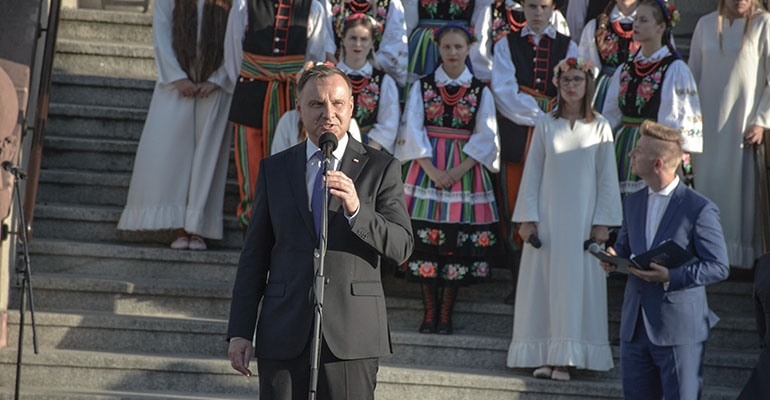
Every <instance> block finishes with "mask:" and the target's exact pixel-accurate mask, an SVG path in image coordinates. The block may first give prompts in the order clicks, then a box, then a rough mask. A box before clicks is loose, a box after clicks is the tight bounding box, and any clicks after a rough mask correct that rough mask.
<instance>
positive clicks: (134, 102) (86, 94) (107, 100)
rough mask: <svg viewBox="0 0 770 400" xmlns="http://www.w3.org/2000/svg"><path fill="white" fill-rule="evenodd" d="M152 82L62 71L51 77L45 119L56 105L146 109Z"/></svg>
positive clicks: (153, 86) (148, 105) (150, 97)
mask: <svg viewBox="0 0 770 400" xmlns="http://www.w3.org/2000/svg"><path fill="white" fill-rule="evenodd" d="M154 88H155V82H154V81H152V80H146V79H129V78H116V77H104V76H91V75H75V74H67V73H63V72H56V73H54V74H53V87H52V88H51V106H52V107H53V109H49V116H50V115H51V114H52V113H54V112H55V111H57V108H56V107H58V106H59V105H88V106H98V107H120V108H129V109H132V108H136V109H141V110H145V111H146V110H147V109H148V108H149V107H150V100H151V99H152V91H153V89H154Z"/></svg>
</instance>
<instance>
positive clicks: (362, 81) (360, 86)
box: [348, 76, 369, 95]
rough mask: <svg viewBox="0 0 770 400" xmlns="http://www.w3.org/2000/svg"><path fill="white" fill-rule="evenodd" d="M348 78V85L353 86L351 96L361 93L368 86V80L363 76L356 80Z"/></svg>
mask: <svg viewBox="0 0 770 400" xmlns="http://www.w3.org/2000/svg"><path fill="white" fill-rule="evenodd" d="M348 78H350V83H351V85H352V86H353V94H354V95H358V94H359V93H361V91H363V90H364V88H365V87H366V85H368V84H369V78H367V77H365V76H362V77H360V78H357V79H354V78H351V77H350V76H348Z"/></svg>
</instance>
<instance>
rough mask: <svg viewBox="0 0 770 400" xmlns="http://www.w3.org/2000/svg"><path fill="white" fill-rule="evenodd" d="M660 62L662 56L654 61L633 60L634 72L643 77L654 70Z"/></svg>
mask: <svg viewBox="0 0 770 400" xmlns="http://www.w3.org/2000/svg"><path fill="white" fill-rule="evenodd" d="M662 62H663V59H662V58H661V59H660V60H658V61H655V62H644V61H634V71H635V72H636V75H637V76H639V77H641V78H644V77H645V76H647V75H649V74H651V73H653V72H655V71H656V70H657V69H658V66H659V65H660V63H662Z"/></svg>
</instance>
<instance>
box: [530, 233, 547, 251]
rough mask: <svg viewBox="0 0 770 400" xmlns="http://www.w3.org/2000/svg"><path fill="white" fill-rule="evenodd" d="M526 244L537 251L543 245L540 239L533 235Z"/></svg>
mask: <svg viewBox="0 0 770 400" xmlns="http://www.w3.org/2000/svg"><path fill="white" fill-rule="evenodd" d="M527 242H529V244H531V245H532V247H534V248H536V249H539V248H540V246H542V245H543V243H542V242H541V241H540V238H539V237H537V235H535V234H534V233H533V234H531V235H529V239H527Z"/></svg>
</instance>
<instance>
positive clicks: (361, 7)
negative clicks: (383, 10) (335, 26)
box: [348, 0, 372, 13]
mask: <svg viewBox="0 0 770 400" xmlns="http://www.w3.org/2000/svg"><path fill="white" fill-rule="evenodd" d="M348 5H349V6H350V9H351V10H352V11H353V12H354V13H365V12H367V11H369V9H370V8H372V3H370V2H368V1H362V2H358V1H356V0H352V1H351V2H350V3H348Z"/></svg>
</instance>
